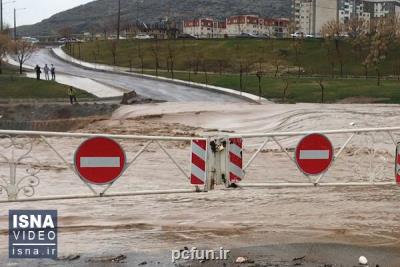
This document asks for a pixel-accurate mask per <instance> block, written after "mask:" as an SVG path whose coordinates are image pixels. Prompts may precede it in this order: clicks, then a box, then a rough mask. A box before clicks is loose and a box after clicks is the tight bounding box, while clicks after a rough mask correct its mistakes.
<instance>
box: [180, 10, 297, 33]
mask: <svg viewBox="0 0 400 267" xmlns="http://www.w3.org/2000/svg"><path fill="white" fill-rule="evenodd" d="M288 24H289V19H283V18H282V19H265V18H260V17H259V16H257V15H240V16H232V17H229V18H227V19H226V20H225V21H216V20H213V19H210V18H207V19H195V20H186V21H184V22H183V33H184V34H190V35H192V36H195V37H196V38H224V37H227V36H231V37H232V36H240V35H243V34H245V35H252V36H260V37H262V36H276V37H284V36H287V34H288V30H287V27H288Z"/></svg>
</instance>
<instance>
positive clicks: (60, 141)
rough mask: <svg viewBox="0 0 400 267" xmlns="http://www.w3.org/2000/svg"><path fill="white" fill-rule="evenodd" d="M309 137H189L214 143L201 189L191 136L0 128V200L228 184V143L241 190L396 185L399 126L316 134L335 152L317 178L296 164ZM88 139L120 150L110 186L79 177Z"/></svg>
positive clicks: (138, 192) (183, 189)
mask: <svg viewBox="0 0 400 267" xmlns="http://www.w3.org/2000/svg"><path fill="white" fill-rule="evenodd" d="M311 133H315V132H275V133H260V134H230V135H220V136H218V135H217V136H215V137H205V138H195V139H197V140H207V141H208V146H211V145H212V143H213V142H214V143H213V145H214V146H215V145H216V144H217V148H218V149H215V147H214V148H213V149H209V151H210V152H209V156H208V158H207V163H206V164H207V174H208V177H207V181H206V185H205V187H204V188H199V187H194V186H191V185H190V177H191V174H190V165H191V163H190V160H191V150H190V142H191V141H192V139H193V137H166V136H157V137H156V136H135V135H109V134H85V133H55V132H30V131H7V130H0V190H1V191H0V202H10V201H40V200H57V199H76V198H98V197H117V196H132V195H147V194H169V193H193V192H199V191H203V189H205V191H207V190H211V189H213V188H214V186H215V185H221V184H223V185H225V186H231V185H232V184H231V183H229V178H227V177H229V169H228V168H229V167H228V166H229V164H228V161H229V157H228V155H229V151H227V150H228V149H224V146H226V144H227V140H229V139H230V138H242V139H243V144H244V147H243V159H244V160H245V162H244V164H243V171H244V173H245V177H244V179H243V181H241V182H240V183H239V187H242V188H245V187H288V186H371V185H374V186H390V185H396V180H395V158H396V155H395V153H396V152H395V151H396V144H397V142H398V141H399V140H400V127H393V128H370V129H349V130H333V131H317V133H320V134H323V135H326V136H327V137H328V138H330V140H331V141H332V143H333V146H334V148H335V153H334V161H333V163H332V165H331V166H330V168H329V170H328V171H326V172H325V173H323V174H321V175H319V176H308V175H305V174H303V173H302V172H301V171H299V170H298V168H297V165H296V162H295V160H294V150H295V149H294V148H295V147H296V145H297V143H298V142H299V140H300V139H302V138H303V137H304V136H306V135H308V134H311ZM92 137H107V138H112V139H114V140H117V141H118V142H120V144H121V146H122V147H123V148H124V149H125V152H126V156H127V161H126V167H125V169H124V174H123V176H122V177H120V178H119V179H118V180H117V181H116V182H114V183H111V184H108V185H102V186H99V185H93V184H89V183H87V182H85V181H83V180H82V179H80V178H78V175H77V173H76V170H75V167H74V166H73V164H72V158H73V154H74V152H75V150H76V149H77V148H78V146H79V145H80V143H82V141H84V140H85V139H87V138H92ZM215 141H217V142H216V143H215ZM225 148H226V147H225ZM218 155H219V156H218ZM175 188H179V189H175Z"/></svg>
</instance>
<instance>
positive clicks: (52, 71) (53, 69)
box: [50, 64, 56, 81]
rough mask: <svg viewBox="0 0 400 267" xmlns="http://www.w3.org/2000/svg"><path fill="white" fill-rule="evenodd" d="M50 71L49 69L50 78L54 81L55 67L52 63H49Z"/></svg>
mask: <svg viewBox="0 0 400 267" xmlns="http://www.w3.org/2000/svg"><path fill="white" fill-rule="evenodd" d="M50 71H51V79H52V80H53V81H55V80H56V68H55V67H54V65H53V64H51V69H50Z"/></svg>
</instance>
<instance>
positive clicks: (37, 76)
mask: <svg viewBox="0 0 400 267" xmlns="http://www.w3.org/2000/svg"><path fill="white" fill-rule="evenodd" d="M35 71H36V79H37V80H38V81H39V80H40V74H41V73H42V71H41V70H40V67H39V65H36V67H35Z"/></svg>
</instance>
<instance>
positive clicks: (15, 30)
mask: <svg viewBox="0 0 400 267" xmlns="http://www.w3.org/2000/svg"><path fill="white" fill-rule="evenodd" d="M16 40H17V10H16V9H15V8H14V41H16Z"/></svg>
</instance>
